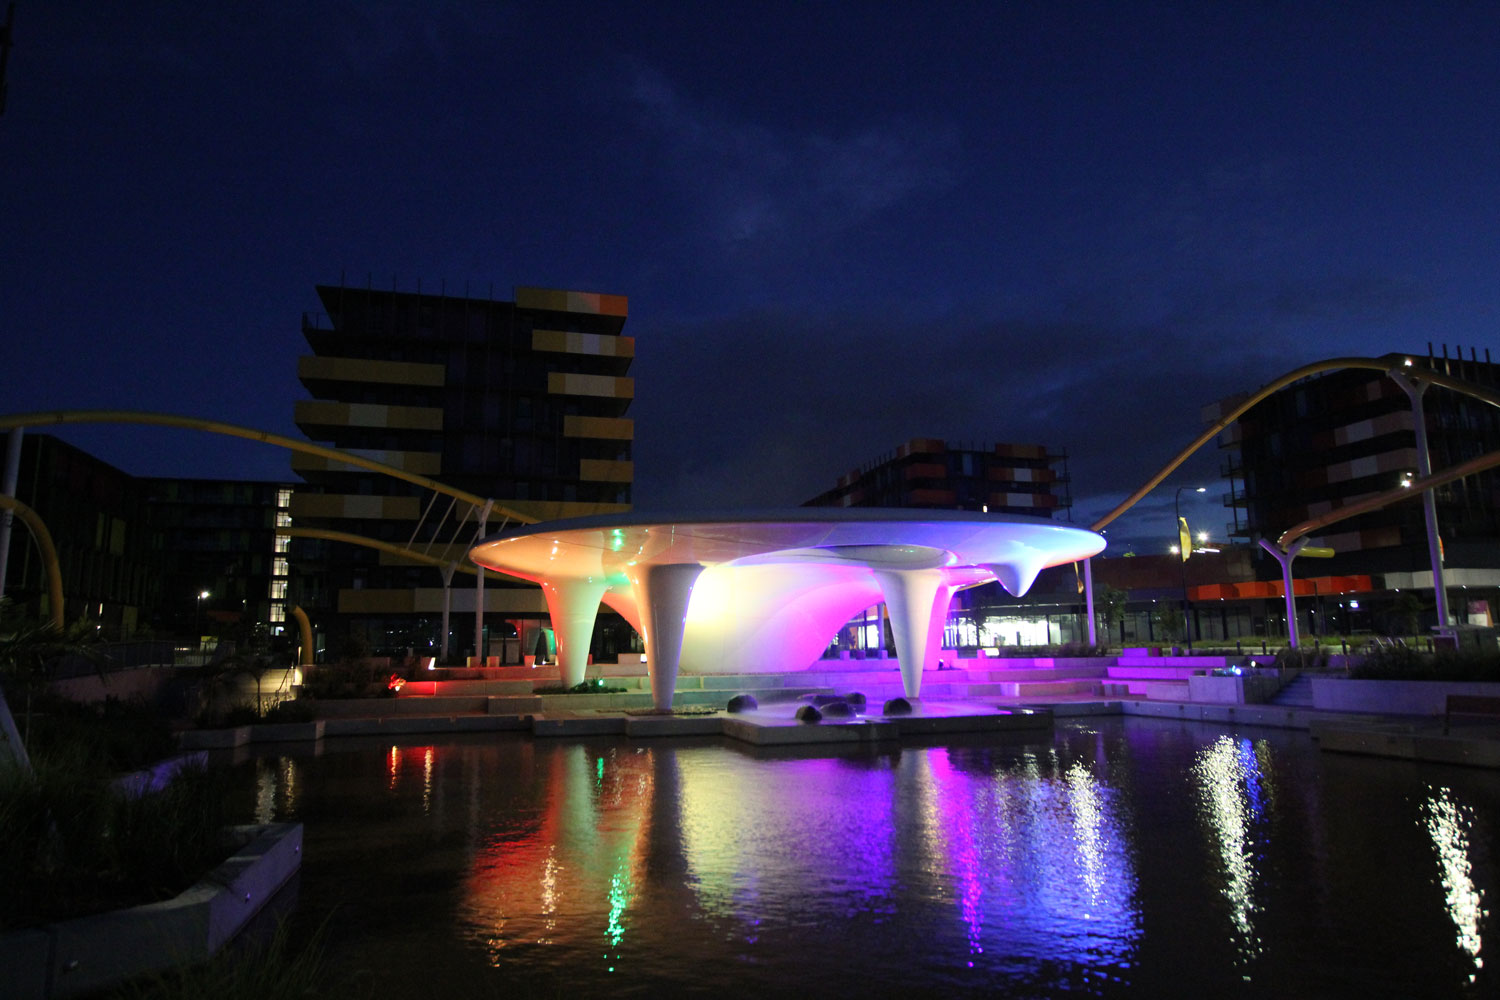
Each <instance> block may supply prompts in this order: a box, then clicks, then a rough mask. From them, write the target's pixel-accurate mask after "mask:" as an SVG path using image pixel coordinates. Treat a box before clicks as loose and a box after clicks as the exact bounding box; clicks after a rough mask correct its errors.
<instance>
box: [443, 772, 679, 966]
mask: <svg viewBox="0 0 1500 1000" xmlns="http://www.w3.org/2000/svg"><path fill="white" fill-rule="evenodd" d="M655 756H656V755H655V754H654V753H653V752H652V751H651V750H637V751H635V752H631V751H629V750H613V749H612V750H609V751H606V752H603V753H598V752H596V751H593V750H591V749H589V748H588V747H586V746H583V745H574V746H563V747H558V748H556V752H553V753H548V754H545V755H541V761H540V763H541V765H542V767H543V769H544V770H543V772H542V773H541V774H532V775H517V776H514V777H517V778H520V779H522V780H527V779H529V780H531V781H537V780H540V781H541V782H542V783H543V787H545V789H546V792H547V794H546V795H545V797H544V798H543V800H542V809H541V811H540V814H539V815H538V814H535V813H532V812H529V811H528V812H525V813H522V814H521V815H519V816H516V817H498V816H491V817H488V818H489V819H491V820H492V821H498V822H497V823H496V825H495V826H494V827H493V828H492V829H490V830H489V831H488V833H487V835H486V836H485V837H484V840H483V842H482V844H481V845H480V847H479V849H478V852H477V855H476V857H475V859H474V863H473V866H472V868H471V870H470V872H469V875H468V879H467V885H466V891H465V897H464V903H463V909H464V916H465V919H466V922H467V923H469V924H470V926H471V927H473V928H474V932H473V933H474V934H475V936H476V937H478V938H479V940H481V941H482V942H483V944H484V946H485V947H486V949H487V950H488V951H489V953H490V957H491V960H492V961H494V962H498V961H499V959H500V957H501V952H502V950H503V949H506V948H508V947H513V946H515V945H518V944H542V945H564V946H571V947H577V948H581V949H582V948H586V949H587V950H588V951H589V952H594V953H596V954H598V953H599V950H598V946H597V945H589V943H588V939H590V938H592V939H593V940H594V941H602V942H603V952H602V959H603V961H604V964H605V966H606V970H607V971H609V972H614V971H615V970H616V967H617V965H618V963H619V961H620V957H621V948H622V944H623V942H624V940H625V937H626V934H627V932H628V931H629V929H630V909H631V907H632V905H633V903H634V901H635V899H636V897H637V894H638V891H639V884H640V882H641V874H642V868H643V866H644V864H645V862H646V858H645V849H646V845H647V844H648V843H649V842H650V838H651V833H652V825H651V822H650V815H649V813H650V805H651V797H652V789H653V787H654V784H655V778H654V776H653V773H652V771H653V766H654V765H655V764H656V761H655ZM601 898H602V899H603V900H604V904H603V905H602V906H600V905H599V903H598V902H597V900H599V899H601ZM588 913H601V914H602V921H601V922H602V926H597V925H596V926H595V927H593V928H590V927H588V926H587V923H588V921H587V920H586V919H584V918H583V915H585V914H588Z"/></svg>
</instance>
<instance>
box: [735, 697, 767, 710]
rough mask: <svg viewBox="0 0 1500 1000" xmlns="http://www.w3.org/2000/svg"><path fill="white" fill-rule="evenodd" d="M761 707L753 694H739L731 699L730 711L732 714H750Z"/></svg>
mask: <svg viewBox="0 0 1500 1000" xmlns="http://www.w3.org/2000/svg"><path fill="white" fill-rule="evenodd" d="M759 707H760V702H758V701H756V700H755V695H753V694H737V695H735V696H734V697H733V698H730V699H729V710H730V711H731V712H750V711H753V710H755V709H757V708H759Z"/></svg>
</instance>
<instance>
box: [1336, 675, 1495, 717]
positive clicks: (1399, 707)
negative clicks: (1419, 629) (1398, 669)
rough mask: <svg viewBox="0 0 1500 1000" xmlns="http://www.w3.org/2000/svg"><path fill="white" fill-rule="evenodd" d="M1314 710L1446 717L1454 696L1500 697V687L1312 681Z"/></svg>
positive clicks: (1459, 683) (1472, 683)
mask: <svg viewBox="0 0 1500 1000" xmlns="http://www.w3.org/2000/svg"><path fill="white" fill-rule="evenodd" d="M1312 689H1313V708H1318V709H1324V710H1327V711H1331V712H1372V713H1376V714H1382V715H1442V714H1443V712H1444V711H1445V710H1446V709H1447V701H1448V696H1449V695H1450V694H1472V695H1483V696H1486V697H1490V698H1497V697H1500V684H1495V683H1484V682H1478V681H1355V680H1349V679H1347V678H1342V677H1314V678H1313V679H1312Z"/></svg>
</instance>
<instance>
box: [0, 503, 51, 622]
mask: <svg viewBox="0 0 1500 1000" xmlns="http://www.w3.org/2000/svg"><path fill="white" fill-rule="evenodd" d="M0 507H3V508H5V509H6V510H8V511H11V512H12V513H14V514H15V515H16V516H17V517H19V518H20V519H21V520H22V521H25V522H26V527H28V528H30V529H31V535H32V537H33V538H35V539H36V547H37V548H39V549H41V550H42V564H43V565H44V566H46V567H47V596H48V597H49V598H50V599H51V602H52V623H53V624H54V625H56V626H57V627H58V628H62V627H63V592H62V566H61V565H59V564H58V561H57V546H55V545H53V544H52V532H50V531H48V530H47V525H46V524H44V523H43V522H42V518H41V515H39V514H38V513H37V512H36V511H34V510H32V509H31V508H30V507H28V506H26V505H25V504H24V503H22V502H21V501H19V500H17V499H16V498H15V497H13V496H7V495H5V494H4V493H0Z"/></svg>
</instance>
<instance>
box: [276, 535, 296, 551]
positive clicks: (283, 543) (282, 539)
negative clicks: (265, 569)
mask: <svg viewBox="0 0 1500 1000" xmlns="http://www.w3.org/2000/svg"><path fill="white" fill-rule="evenodd" d="M291 545H292V536H291V535H277V536H276V549H275V551H277V552H286V551H287V550H288V549H290V548H291Z"/></svg>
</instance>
